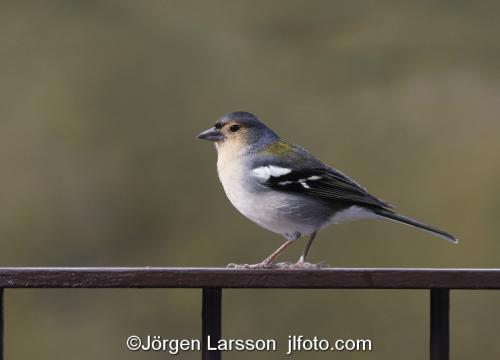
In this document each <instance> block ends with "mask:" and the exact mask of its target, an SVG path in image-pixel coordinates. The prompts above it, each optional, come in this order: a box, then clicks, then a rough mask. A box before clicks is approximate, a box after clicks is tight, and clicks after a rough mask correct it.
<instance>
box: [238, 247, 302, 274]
mask: <svg viewBox="0 0 500 360" xmlns="http://www.w3.org/2000/svg"><path fill="white" fill-rule="evenodd" d="M294 241H295V240H287V241H285V242H284V243H283V244H281V246H280V247H279V248H277V249H276V250H275V251H274V252H273V253H272V254H271V255H269V256H268V257H267V258H265V259H264V260H262V261H261V262H260V263H258V264H252V265H244V267H245V268H247V269H262V268H268V267H271V266H272V264H273V260H274V259H276V258H277V257H278V256H279V254H281V253H282V252H283V251H284V250H285V249H286V248H287V247H288V246H290V244H291V243H293V242H294Z"/></svg>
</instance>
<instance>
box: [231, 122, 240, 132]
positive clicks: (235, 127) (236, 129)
mask: <svg viewBox="0 0 500 360" xmlns="http://www.w3.org/2000/svg"><path fill="white" fill-rule="evenodd" d="M239 129H240V126H239V125H236V124H234V125H231V127H230V128H229V130H230V131H231V132H237V131H238V130H239Z"/></svg>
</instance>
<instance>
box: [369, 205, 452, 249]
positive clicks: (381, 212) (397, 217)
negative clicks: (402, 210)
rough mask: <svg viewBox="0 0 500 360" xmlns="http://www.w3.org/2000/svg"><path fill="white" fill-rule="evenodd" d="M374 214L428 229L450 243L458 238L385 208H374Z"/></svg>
mask: <svg viewBox="0 0 500 360" xmlns="http://www.w3.org/2000/svg"><path fill="white" fill-rule="evenodd" d="M374 212H375V214H377V215H379V216H380V217H383V218H386V219H389V220H393V221H396V222H400V223H403V224H406V225H410V226H414V227H416V228H419V229H422V230H425V231H428V232H430V233H432V234H434V235H436V236H439V237H441V238H443V239H445V240H448V241H450V242H452V243H455V244H456V243H458V239H457V238H456V237H454V236H453V235H451V234H449V233H447V232H446V231H443V230H439V229H436V228H435V227H432V226H429V225H426V224H423V223H421V222H419V221H417V220H414V219H411V218H409V217H406V216H403V215H400V214H397V213H395V212H392V211H390V210H385V209H376V210H374Z"/></svg>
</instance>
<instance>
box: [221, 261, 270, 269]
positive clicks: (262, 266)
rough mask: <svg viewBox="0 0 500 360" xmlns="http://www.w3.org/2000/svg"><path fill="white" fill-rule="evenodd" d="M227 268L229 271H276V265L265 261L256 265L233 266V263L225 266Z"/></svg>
mask: <svg viewBox="0 0 500 360" xmlns="http://www.w3.org/2000/svg"><path fill="white" fill-rule="evenodd" d="M226 267H227V268H230V269H276V268H277V265H275V264H273V263H269V262H266V261H262V262H260V263H257V264H235V263H230V264H228V265H227V266H226Z"/></svg>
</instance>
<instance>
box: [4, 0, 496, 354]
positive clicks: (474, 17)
mask: <svg viewBox="0 0 500 360" xmlns="http://www.w3.org/2000/svg"><path fill="white" fill-rule="evenodd" d="M499 11H500V5H499V3H498V2H494V1H476V2H466V1H439V2H437V1H412V2H405V1H389V2H387V1H385V2H371V1H350V2H345V1H315V2H308V1H274V2H269V1H237V2H235V1H211V2H204V1H201V0H200V1H182V2H181V1H155V0H149V1H141V2H139V1H132V0H130V1H43V2H38V1H18V2H6V1H4V2H2V4H1V5H0V44H1V46H0V78H1V82H0V103H1V106H0V166H1V169H2V172H1V177H0V237H1V247H0V249H1V250H0V266H225V265H226V264H228V263H230V262H239V263H252V262H257V261H259V260H261V259H262V258H264V257H265V256H267V255H268V254H269V253H270V252H271V251H272V250H274V249H275V248H276V247H277V246H279V244H280V243H281V242H282V240H283V239H282V238H280V237H279V236H277V235H275V234H272V233H270V232H267V231H266V230H263V229H261V228H259V227H258V226H256V225H254V224H252V223H251V222H250V221H249V220H247V219H245V218H244V217H242V216H241V215H240V214H239V213H238V212H237V211H236V210H235V209H233V208H232V206H231V205H230V203H229V201H228V200H227V199H226V197H225V195H224V193H223V190H222V188H221V186H220V184H219V182H218V179H217V175H216V169H215V162H216V155H215V150H214V149H213V146H212V145H211V144H209V143H207V142H202V141H198V140H196V139H195V136H196V135H197V134H198V133H199V132H201V131H202V130H204V129H206V128H208V127H210V126H211V125H212V124H213V123H214V122H215V121H216V119H217V118H218V117H220V116H221V115H223V114H225V113H227V112H230V111H235V110H246V111H250V112H253V113H255V114H257V115H258V116H259V117H260V118H261V119H262V120H263V121H265V122H266V123H267V124H268V125H269V126H270V127H272V128H273V129H275V130H276V131H277V132H278V133H279V134H281V135H282V136H283V137H284V138H285V139H287V140H289V141H291V142H294V143H298V144H301V145H302V146H304V147H306V148H307V149H309V150H310V151H312V152H313V153H314V154H316V155H317V156H318V157H319V158H320V159H322V160H324V161H325V162H327V163H329V164H331V165H333V166H335V167H336V168H338V169H340V170H342V171H344V172H345V173H347V174H349V175H350V176H352V177H354V178H355V179H356V180H358V181H359V182H360V183H362V184H363V185H365V186H366V187H368V189H369V190H370V191H371V192H372V193H374V194H375V195H377V196H379V197H380V198H382V199H385V200H387V201H389V202H391V203H393V204H396V205H397V209H398V210H400V211H401V212H403V213H404V214H406V215H409V216H413V217H416V218H418V219H420V220H422V221H425V222H427V223H429V224H434V225H436V226H439V227H441V228H443V229H445V230H448V231H450V232H451V233H453V234H455V235H456V236H457V237H458V238H460V239H461V242H460V244H459V245H452V244H450V243H447V242H446V241H443V240H440V239H438V238H434V237H432V236H430V235H428V234H426V233H424V232H421V231H417V230H415V229H411V228H407V227H404V226H401V225H397V224H394V223H390V222H370V221H365V222H356V223H345V224H341V225H338V226H332V227H329V228H328V229H326V230H325V231H323V232H322V233H321V234H320V235H319V237H318V240H317V242H316V243H315V245H314V247H313V248H312V251H311V255H310V260H311V261H326V262H327V263H329V264H330V265H332V266H338V267H467V268H472V267H500V258H499V256H498V254H499V252H500V242H499V241H498V236H497V231H498V225H497V224H498V217H499V216H500V192H499V191H498V184H499V183H500V167H499V160H498V155H499V153H500V141H499V135H498V133H499V131H500V121H499V118H498V113H499V112H500V101H499V99H500V78H499V75H500V67H499V65H498V64H499V63H500V43H499V41H498V34H499V31H500V12H499ZM304 245H305V241H304V240H301V241H299V242H298V243H297V244H296V245H295V246H293V248H291V249H290V250H289V251H288V252H287V253H285V254H284V256H283V260H292V261H293V260H295V259H296V258H297V257H298V256H299V254H300V252H301V251H302V249H303V246H304ZM199 312H200V291H198V290H15V291H12V290H9V291H7V295H6V321H7V323H6V334H7V338H6V348H7V352H6V358H8V359H31V358H37V359H53V358H71V359H74V360H78V359H90V358H92V359H143V358H144V359H150V358H151V359H152V358H161V357H168V356H167V354H162V353H130V352H128V351H127V350H126V348H125V339H126V337H127V336H129V335H131V334H137V335H146V334H151V335H162V336H163V337H165V338H168V337H175V338H193V337H194V338H196V337H198V336H199V334H200V314H199ZM223 316H224V319H223V320H224V324H223V332H224V335H225V336H226V337H243V338H246V337H250V338H255V337H261V338H262V337H263V338H267V337H269V338H276V339H278V341H281V342H284V341H285V339H286V337H287V336H288V335H289V334H303V335H306V336H321V337H327V338H330V339H335V338H349V337H354V338H370V339H372V341H373V344H374V351H372V352H371V353H342V354H336V357H338V358H339V359H340V358H342V359H401V358H404V359H409V360H412V359H422V358H425V357H426V355H427V345H428V332H427V329H428V294H427V292H425V291H389V290H386V291H347V290H336V291H333V290H332V291H302V290H287V291H285V290H255V291H248V290H247V291H245V290H228V291H225V294H224V314H223ZM451 320H452V323H451V325H452V358H453V359H470V358H472V357H478V356H480V357H481V359H498V358H499V356H500V349H499V348H498V339H497V338H498V329H499V327H500V295H499V294H498V293H495V292H477V291H476V292H467V291H455V292H454V293H453V295H452V318H451ZM199 355H200V354H199V353H185V354H182V355H181V356H179V358H182V359H188V360H189V359H198V358H199ZM226 357H227V358H230V359H253V358H259V359H277V358H281V357H283V356H282V353H259V354H257V355H256V354H254V353H231V354H228V355H227V356H226ZM294 358H296V359H327V358H331V354H330V353H320V352H319V353H311V352H309V353H306V352H304V353H298V354H297V355H296V356H295V357H294Z"/></svg>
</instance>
